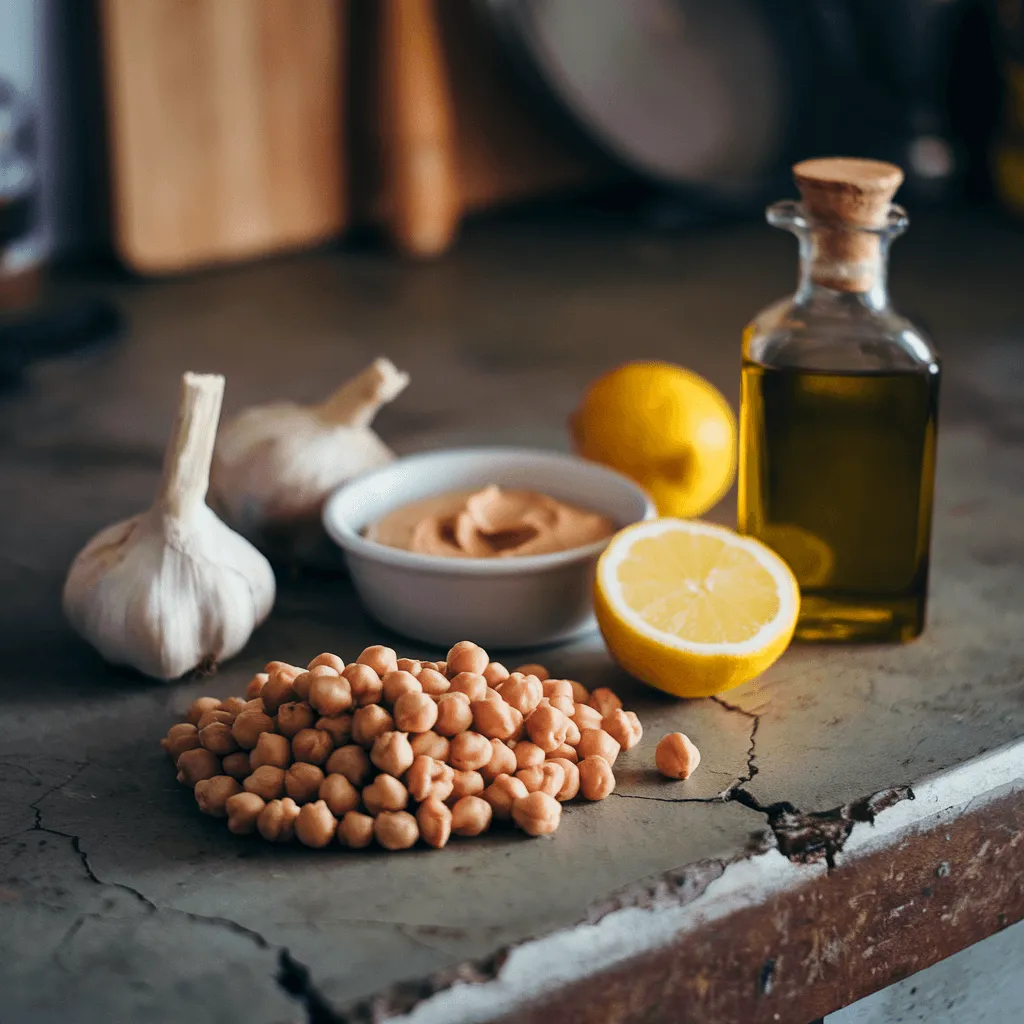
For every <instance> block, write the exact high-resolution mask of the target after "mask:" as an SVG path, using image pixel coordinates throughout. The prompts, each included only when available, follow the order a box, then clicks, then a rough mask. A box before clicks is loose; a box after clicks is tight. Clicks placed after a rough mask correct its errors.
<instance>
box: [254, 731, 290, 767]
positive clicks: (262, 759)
mask: <svg viewBox="0 0 1024 1024" xmlns="http://www.w3.org/2000/svg"><path fill="white" fill-rule="evenodd" d="M291 763H292V745H291V743H290V741H289V740H288V737H287V736H280V735H278V734H277V733H276V732H261V733H260V734H259V736H258V737H257V738H256V746H255V747H253V749H252V750H250V751H249V767H250V768H251V769H252V770H253V771H256V769H257V768H262V767H263V765H271V766H272V767H274V768H287V767H288V765H290V764H291Z"/></svg>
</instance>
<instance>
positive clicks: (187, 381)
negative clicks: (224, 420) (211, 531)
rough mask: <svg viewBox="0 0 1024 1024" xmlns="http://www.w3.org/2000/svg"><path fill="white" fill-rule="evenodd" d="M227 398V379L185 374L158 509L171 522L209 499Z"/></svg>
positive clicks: (209, 374)
mask: <svg viewBox="0 0 1024 1024" xmlns="http://www.w3.org/2000/svg"><path fill="white" fill-rule="evenodd" d="M223 397H224V378H223V377H222V376H221V375H220V374H219V373H185V374H182V377H181V392H180V394H179V398H178V413H177V415H176V416H175V419H174V429H173V430H172V432H171V439H170V441H169V443H168V445H167V452H166V454H165V455H164V473H163V480H162V482H161V484H160V490H159V492H158V493H157V498H156V506H155V507H156V509H157V510H158V511H159V512H162V513H163V514H164V515H165V516H168V517H169V518H172V519H177V518H180V517H181V516H182V514H183V513H185V512H186V511H188V510H189V509H190V508H192V507H194V506H195V505H197V504H201V503H202V502H203V501H204V500H205V498H206V489H207V487H208V486H209V482H210V461H211V459H212V458H213V445H214V442H215V441H216V439H217V422H218V421H219V419H220V405H221V400H222V399H223Z"/></svg>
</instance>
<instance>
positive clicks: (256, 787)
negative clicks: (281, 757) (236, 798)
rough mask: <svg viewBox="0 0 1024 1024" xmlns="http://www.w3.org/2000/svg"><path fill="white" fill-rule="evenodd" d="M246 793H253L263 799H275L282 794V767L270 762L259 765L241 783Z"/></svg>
mask: <svg viewBox="0 0 1024 1024" xmlns="http://www.w3.org/2000/svg"><path fill="white" fill-rule="evenodd" d="M242 788H243V789H244V790H245V791H246V793H255V794H256V795H257V796H261V797H263V799H264V800H268V801H269V800H277V799H279V798H280V797H282V796H284V769H283V768H275V767H274V766H273V765H272V764H265V765H261V766H260V767H259V768H257V769H256V771H254V772H253V773H252V775H250V776H249V777H248V778H247V779H245V781H244V782H243V783H242Z"/></svg>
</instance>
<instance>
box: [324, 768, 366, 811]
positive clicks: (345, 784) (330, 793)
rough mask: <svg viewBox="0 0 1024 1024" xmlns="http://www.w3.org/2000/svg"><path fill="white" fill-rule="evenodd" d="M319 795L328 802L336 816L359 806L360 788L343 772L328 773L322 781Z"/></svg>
mask: <svg viewBox="0 0 1024 1024" xmlns="http://www.w3.org/2000/svg"><path fill="white" fill-rule="evenodd" d="M317 796H318V797H319V798H320V799H321V800H323V802H324V803H325V804H327V806H328V807H329V808H330V809H331V814H333V815H334V816H335V817H336V818H340V817H341V816H342V815H344V814H347V813H348V812H349V811H354V810H355V809H356V808H357V807H358V806H359V790H358V789H356V787H355V786H353V785H352V783H351V782H349V781H348V779H346V778H345V776H344V775H341V774H334V775H328V776H327V777H326V778H325V779H324V781H323V782H321V783H320V789H319V790H318V792H317Z"/></svg>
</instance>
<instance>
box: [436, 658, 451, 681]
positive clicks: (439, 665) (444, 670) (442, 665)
mask: <svg viewBox="0 0 1024 1024" xmlns="http://www.w3.org/2000/svg"><path fill="white" fill-rule="evenodd" d="M434 668H436V669H437V671H438V672H440V673H441V675H443V676H445V677H447V675H448V662H447V661H435V662H434Z"/></svg>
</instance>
